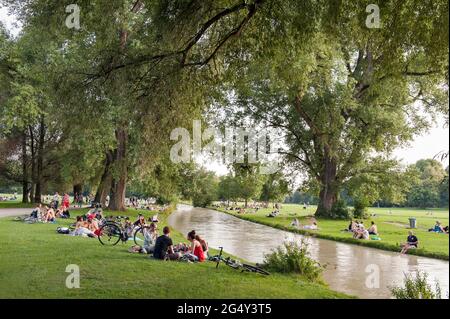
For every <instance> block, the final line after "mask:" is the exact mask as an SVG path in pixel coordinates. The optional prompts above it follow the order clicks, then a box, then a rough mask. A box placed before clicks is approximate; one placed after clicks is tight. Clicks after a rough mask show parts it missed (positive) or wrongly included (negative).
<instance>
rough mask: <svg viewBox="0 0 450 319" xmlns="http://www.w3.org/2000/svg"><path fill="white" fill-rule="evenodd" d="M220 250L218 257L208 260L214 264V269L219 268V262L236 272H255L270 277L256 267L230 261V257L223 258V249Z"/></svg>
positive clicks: (267, 273) (233, 260)
mask: <svg viewBox="0 0 450 319" xmlns="http://www.w3.org/2000/svg"><path fill="white" fill-rule="evenodd" d="M219 248H220V252H219V254H218V255H216V256H211V257H209V258H208V259H209V260H210V261H213V262H215V263H216V269H217V268H219V264H220V262H223V263H224V264H225V265H227V266H229V267H231V268H233V269H236V270H241V272H244V271H246V272H255V273H258V274H261V275H265V276H268V275H270V273H269V272H267V271H265V270H264V269H262V268H260V267H257V266H252V265H248V264H243V263H241V262H240V261H239V260H235V259H231V257H226V258H225V257H223V256H222V253H223V247H219Z"/></svg>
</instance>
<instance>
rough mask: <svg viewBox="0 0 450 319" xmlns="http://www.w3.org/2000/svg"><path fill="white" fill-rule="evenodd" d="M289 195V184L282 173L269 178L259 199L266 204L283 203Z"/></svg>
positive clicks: (271, 175)
mask: <svg viewBox="0 0 450 319" xmlns="http://www.w3.org/2000/svg"><path fill="white" fill-rule="evenodd" d="M288 193H289V182H288V181H287V180H286V178H285V177H284V176H283V174H282V173H281V172H276V173H274V174H270V175H268V176H267V178H266V181H265V182H264V184H263V186H262V189H261V195H260V197H259V199H260V200H261V201H264V202H270V201H272V202H281V201H283V200H284V199H285V197H286V195H287V194H288Z"/></svg>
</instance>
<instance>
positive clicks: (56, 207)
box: [53, 192, 59, 209]
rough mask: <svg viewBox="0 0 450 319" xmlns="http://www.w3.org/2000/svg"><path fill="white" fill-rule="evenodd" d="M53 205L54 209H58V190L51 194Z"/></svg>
mask: <svg viewBox="0 0 450 319" xmlns="http://www.w3.org/2000/svg"><path fill="white" fill-rule="evenodd" d="M53 206H54V208H55V209H58V206H59V194H58V192H55V195H53Z"/></svg>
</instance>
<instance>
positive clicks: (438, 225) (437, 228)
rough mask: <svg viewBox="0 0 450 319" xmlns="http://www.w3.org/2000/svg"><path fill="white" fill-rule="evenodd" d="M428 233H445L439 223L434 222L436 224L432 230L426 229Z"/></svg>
mask: <svg viewBox="0 0 450 319" xmlns="http://www.w3.org/2000/svg"><path fill="white" fill-rule="evenodd" d="M428 231H429V232H435V233H445V230H444V228H443V227H442V225H441V222H440V221H438V220H437V221H436V224H435V225H434V227H433V228H430V229H428Z"/></svg>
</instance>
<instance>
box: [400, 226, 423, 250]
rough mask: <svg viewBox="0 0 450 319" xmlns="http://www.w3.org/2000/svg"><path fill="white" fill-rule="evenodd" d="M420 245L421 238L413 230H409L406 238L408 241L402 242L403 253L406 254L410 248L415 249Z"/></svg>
mask: <svg viewBox="0 0 450 319" xmlns="http://www.w3.org/2000/svg"><path fill="white" fill-rule="evenodd" d="M418 246H419V239H418V238H417V237H416V236H415V235H414V233H413V232H412V231H409V232H408V238H407V239H406V243H404V244H402V245H401V247H402V250H401V252H400V253H401V254H406V253H407V252H408V250H410V249H415V248H417V247H418Z"/></svg>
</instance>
